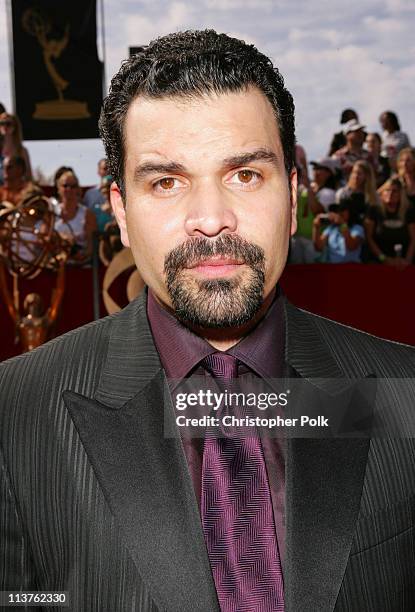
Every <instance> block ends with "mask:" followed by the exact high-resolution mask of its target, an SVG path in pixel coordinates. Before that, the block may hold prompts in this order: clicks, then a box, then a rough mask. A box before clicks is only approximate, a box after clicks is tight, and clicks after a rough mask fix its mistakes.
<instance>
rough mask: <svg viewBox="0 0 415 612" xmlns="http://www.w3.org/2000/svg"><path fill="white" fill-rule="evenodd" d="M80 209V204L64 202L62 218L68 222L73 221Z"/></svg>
mask: <svg viewBox="0 0 415 612" xmlns="http://www.w3.org/2000/svg"><path fill="white" fill-rule="evenodd" d="M77 208H78V202H76V201H74V202H73V201H71V202H62V209H61V216H62V217H63V218H64V219H66V220H68V219H72V217H74V216H75V214H76V210H77Z"/></svg>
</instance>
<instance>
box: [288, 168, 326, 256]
mask: <svg viewBox="0 0 415 612" xmlns="http://www.w3.org/2000/svg"><path fill="white" fill-rule="evenodd" d="M297 176H298V190H297V231H296V233H295V235H294V236H292V238H291V244H290V254H289V261H290V263H294V264H302V263H314V261H315V260H316V258H317V253H316V250H315V248H314V244H313V237H312V230H313V220H314V216H315V215H316V214H318V213H321V212H323V211H324V208H323V206H322V205H321V204H320V202H319V201H318V200H317V198H316V196H315V194H314V192H313V190H312V188H311V185H310V181H309V179H308V176H306V178H304V177H303V174H302V168H298V167H297Z"/></svg>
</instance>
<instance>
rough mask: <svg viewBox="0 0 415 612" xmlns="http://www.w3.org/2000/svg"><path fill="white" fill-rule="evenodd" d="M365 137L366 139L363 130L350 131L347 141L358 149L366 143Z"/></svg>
mask: <svg viewBox="0 0 415 612" xmlns="http://www.w3.org/2000/svg"><path fill="white" fill-rule="evenodd" d="M365 137H366V134H365V133H364V131H363V129H361V130H352V131H350V132H349V133H348V134H347V136H346V139H347V142H348V144H350V145H353V146H357V147H361V146H362V144H363V143H364V141H365Z"/></svg>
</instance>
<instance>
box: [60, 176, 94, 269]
mask: <svg viewBox="0 0 415 612" xmlns="http://www.w3.org/2000/svg"><path fill="white" fill-rule="evenodd" d="M57 187H58V198H59V206H58V211H57V213H58V218H57V219H56V222H55V230H56V231H57V232H58V233H59V234H60V235H61V236H62V237H63V238H65V239H66V240H71V241H73V248H72V252H71V255H70V257H69V259H68V263H72V264H78V265H82V264H85V263H88V262H89V260H90V258H91V255H92V246H93V241H92V238H93V233H94V232H95V231H96V230H97V222H96V219H95V215H94V213H93V212H92V211H90V210H89V209H88V208H87V207H86V206H84V205H83V204H82V203H81V202H80V189H79V181H78V178H77V177H76V175H75V174H74V172H70V171H67V172H64V173H63V174H61V176H60V177H59V178H58V181H57Z"/></svg>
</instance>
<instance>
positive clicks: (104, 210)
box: [93, 174, 114, 232]
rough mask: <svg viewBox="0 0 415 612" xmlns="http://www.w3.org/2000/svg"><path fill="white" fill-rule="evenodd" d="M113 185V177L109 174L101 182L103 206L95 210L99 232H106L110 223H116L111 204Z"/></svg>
mask: <svg viewBox="0 0 415 612" xmlns="http://www.w3.org/2000/svg"><path fill="white" fill-rule="evenodd" d="M111 183H112V176H111V175H110V174H109V175H108V176H104V177H103V179H102V181H101V186H100V188H99V189H100V191H101V194H102V196H103V198H104V202H103V204H101V206H99V208H98V207H97V206H96V207H95V208H94V211H93V212H94V214H95V218H96V220H97V226H98V231H99V232H104V231H105V228H106V226H107V225H108V223H112V222H113V221H114V215H113V213H112V207H111V203H110V187H111Z"/></svg>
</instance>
